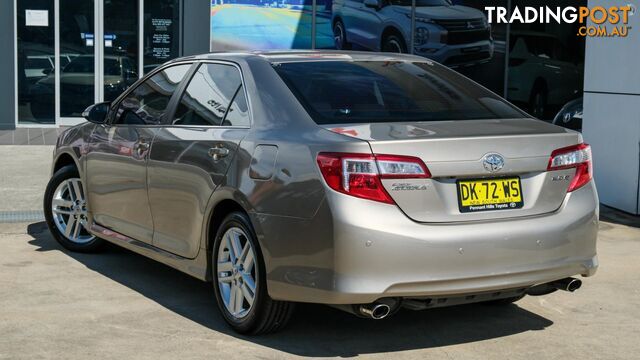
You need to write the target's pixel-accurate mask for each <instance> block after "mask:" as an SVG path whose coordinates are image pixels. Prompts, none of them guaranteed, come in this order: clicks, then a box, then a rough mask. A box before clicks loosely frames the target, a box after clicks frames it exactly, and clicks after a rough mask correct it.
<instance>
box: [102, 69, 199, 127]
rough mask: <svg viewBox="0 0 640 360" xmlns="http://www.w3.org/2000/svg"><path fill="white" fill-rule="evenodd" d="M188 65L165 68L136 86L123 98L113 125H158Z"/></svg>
mask: <svg viewBox="0 0 640 360" xmlns="http://www.w3.org/2000/svg"><path fill="white" fill-rule="evenodd" d="M190 67H191V65H190V64H184V65H176V66H172V67H169V68H166V69H164V70H162V71H160V72H158V73H157V74H155V75H153V76H152V77H151V78H150V79H148V80H147V81H145V82H143V83H142V84H140V85H138V87H136V89H135V90H133V91H132V92H131V93H130V94H129V95H128V96H127V97H126V98H124V99H123V100H122V101H121V102H120V105H119V106H118V110H117V111H116V115H115V121H114V123H115V124H125V125H157V124H160V122H161V121H162V118H163V116H164V114H165V113H166V111H167V107H168V106H169V100H170V99H171V96H172V95H173V93H174V92H175V90H176V88H177V87H178V86H179V85H180V82H181V81H182V79H184V76H185V75H186V74H187V72H188V71H189V68H190Z"/></svg>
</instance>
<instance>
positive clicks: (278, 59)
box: [172, 50, 431, 63]
mask: <svg viewBox="0 0 640 360" xmlns="http://www.w3.org/2000/svg"><path fill="white" fill-rule="evenodd" d="M248 58H261V59H264V60H265V61H268V62H271V63H285V62H307V61H310V62H311V61H326V60H336V61H340V60H342V61H414V62H415V61H420V62H429V61H431V60H429V59H426V58H424V57H420V56H415V55H409V54H396V53H380V52H366V51H339V50H261V51H232V52H211V53H207V54H202V55H196V56H189V57H183V58H179V59H175V60H173V61H172V62H175V61H184V60H240V59H248Z"/></svg>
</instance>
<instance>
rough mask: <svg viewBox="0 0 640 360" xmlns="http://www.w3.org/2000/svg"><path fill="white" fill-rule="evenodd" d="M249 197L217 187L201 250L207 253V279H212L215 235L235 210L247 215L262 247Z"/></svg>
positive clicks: (212, 199)
mask: <svg viewBox="0 0 640 360" xmlns="http://www.w3.org/2000/svg"><path fill="white" fill-rule="evenodd" d="M249 204H250V203H249V201H248V199H246V198H245V197H244V195H242V194H241V193H239V192H238V191H232V190H231V189H217V190H216V191H215V192H214V194H213V195H212V197H211V199H210V200H209V206H208V209H209V210H208V211H207V216H206V217H205V219H206V220H205V221H206V225H205V226H204V227H203V229H204V230H205V231H204V232H203V241H202V246H201V249H200V251H206V253H207V274H206V277H207V280H208V281H210V280H211V269H212V264H211V252H212V251H213V245H214V242H215V236H216V233H217V232H218V229H219V228H220V225H221V224H222V221H223V220H224V219H225V218H226V217H227V215H229V214H230V213H232V212H234V211H238V212H242V213H244V214H246V215H247V217H248V218H249V221H250V223H251V226H252V227H253V231H254V232H255V234H256V238H257V241H258V245H259V246H260V247H261V248H262V236H261V232H260V229H259V227H258V226H257V223H256V221H254V219H253V218H252V216H251V214H252V213H251V211H250V209H251V206H250V205H249ZM259 251H261V249H260V250H259Z"/></svg>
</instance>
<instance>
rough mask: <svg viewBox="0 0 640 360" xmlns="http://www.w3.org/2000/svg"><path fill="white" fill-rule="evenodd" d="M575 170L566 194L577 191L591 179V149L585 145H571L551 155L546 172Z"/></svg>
mask: <svg viewBox="0 0 640 360" xmlns="http://www.w3.org/2000/svg"><path fill="white" fill-rule="evenodd" d="M573 168H575V169H576V174H575V175H574V177H573V179H571V183H570V184H569V188H568V189H567V191H568V192H571V191H574V190H577V189H579V188H581V187H583V186H584V185H585V184H587V183H588V182H589V181H591V179H592V178H593V168H592V166H591V147H590V146H589V145H587V144H578V145H572V146H568V147H565V148H561V149H558V150H554V151H553V152H552V153H551V158H550V159H549V166H547V170H548V171H554V170H563V169H573Z"/></svg>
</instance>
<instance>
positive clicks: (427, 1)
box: [387, 0, 451, 6]
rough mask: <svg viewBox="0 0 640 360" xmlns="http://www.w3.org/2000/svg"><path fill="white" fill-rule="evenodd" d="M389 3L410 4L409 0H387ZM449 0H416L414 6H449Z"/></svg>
mask: <svg viewBox="0 0 640 360" xmlns="http://www.w3.org/2000/svg"><path fill="white" fill-rule="evenodd" d="M387 1H388V3H389V4H391V5H397V6H411V0H387ZM449 5H451V1H449V0H416V6H449Z"/></svg>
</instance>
